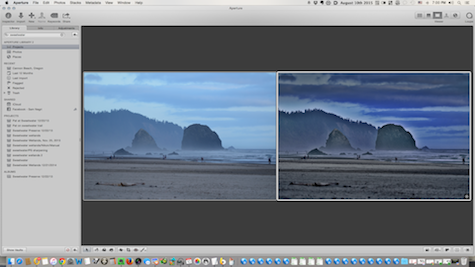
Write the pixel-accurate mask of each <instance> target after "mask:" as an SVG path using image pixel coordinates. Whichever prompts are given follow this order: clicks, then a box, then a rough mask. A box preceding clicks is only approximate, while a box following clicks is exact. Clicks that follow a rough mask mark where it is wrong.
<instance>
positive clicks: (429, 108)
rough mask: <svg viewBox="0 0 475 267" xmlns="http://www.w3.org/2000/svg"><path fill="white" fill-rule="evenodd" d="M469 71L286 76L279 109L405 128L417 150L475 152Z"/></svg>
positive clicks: (280, 92) (280, 83) (300, 74)
mask: <svg viewBox="0 0 475 267" xmlns="http://www.w3.org/2000/svg"><path fill="white" fill-rule="evenodd" d="M469 80H470V76H469V74H467V73H372V74H366V73H364V74H363V73H283V74H282V73H281V74H280V76H279V103H278V104H279V110H283V111H298V110H300V111H303V110H306V109H321V110H323V111H325V112H328V113H333V114H336V115H338V116H340V117H343V118H348V119H352V120H355V121H356V120H358V121H364V122H367V123H370V124H372V125H373V126H375V127H381V126H383V125H385V124H388V123H394V124H398V125H401V126H403V127H404V128H405V129H406V130H407V131H409V132H410V133H411V134H412V135H413V136H414V139H415V140H416V146H417V147H420V148H421V147H423V146H428V147H429V148H461V149H462V148H463V149H468V148H469V132H470V129H469V118H470V117H469V116H470V115H469V110H470V100H469V88H470V85H469Z"/></svg>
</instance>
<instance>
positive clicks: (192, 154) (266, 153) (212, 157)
mask: <svg viewBox="0 0 475 267" xmlns="http://www.w3.org/2000/svg"><path fill="white" fill-rule="evenodd" d="M173 152H175V153H178V155H169V154H170V153H173ZM111 155H112V152H102V151H94V152H92V151H85V152H84V156H85V158H86V159H96V160H99V159H106V158H107V157H109V156H111ZM163 155H166V156H167V159H175V160H186V161H201V158H203V160H204V161H205V162H212V163H252V164H269V158H270V159H271V163H272V164H275V160H276V157H275V149H231V150H213V151H186V150H168V151H157V152H154V153H152V155H146V153H135V154H134V155H132V156H116V157H117V158H151V159H152V158H158V159H162V158H163Z"/></svg>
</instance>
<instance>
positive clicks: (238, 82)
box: [84, 72, 276, 149]
mask: <svg viewBox="0 0 475 267" xmlns="http://www.w3.org/2000/svg"><path fill="white" fill-rule="evenodd" d="M275 83H276V79H275V73H263V72H257V73H256V72H253V73H248V72H237V73H229V72H214V73H209V72H182V73H177V72H143V73H138V72H110V73H109V72H95V73H92V72H86V73H84V109H85V110H87V111H92V112H99V111H111V110H113V109H127V110H130V111H131V112H134V113H139V114H142V115H144V116H146V117H148V118H151V119H156V120H159V121H163V120H164V121H169V122H173V123H175V124H178V125H179V126H182V127H186V126H189V125H191V124H194V123H200V124H205V125H208V126H209V127H210V128H211V129H212V130H213V131H215V132H216V133H217V134H218V135H219V137H220V138H221V141H222V143H223V147H229V146H234V147H236V148H255V149H274V148H275V114H276V106H275V102H276V100H275V97H276V96H275V87H276V85H275Z"/></svg>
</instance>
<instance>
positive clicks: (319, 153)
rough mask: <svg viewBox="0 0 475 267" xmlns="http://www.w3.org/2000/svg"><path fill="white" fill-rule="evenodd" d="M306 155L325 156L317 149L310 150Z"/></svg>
mask: <svg viewBox="0 0 475 267" xmlns="http://www.w3.org/2000/svg"><path fill="white" fill-rule="evenodd" d="M308 155H311V156H318V155H326V154H325V153H323V152H322V151H320V150H318V148H315V149H313V150H311V151H310V152H308Z"/></svg>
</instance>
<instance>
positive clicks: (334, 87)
mask: <svg viewBox="0 0 475 267" xmlns="http://www.w3.org/2000/svg"><path fill="white" fill-rule="evenodd" d="M470 82H471V77H470V73H468V72H411V73H407V72H340V73H332V72H279V73H278V199H279V200H299V201H301V200H309V201H316V200H332V201H334V200H365V201H373V200H411V201H412V200H424V201H426V200H455V201H470V200H471V195H470V194H471V175H470V166H471V158H472V157H471V151H470V146H471V136H470V132H471V131H470V129H471V115H470V110H471V103H470V99H471V96H470V90H471V89H470V88H471V84H470Z"/></svg>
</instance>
